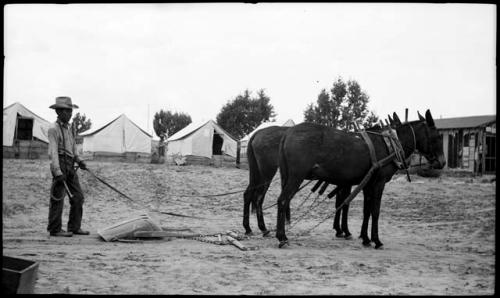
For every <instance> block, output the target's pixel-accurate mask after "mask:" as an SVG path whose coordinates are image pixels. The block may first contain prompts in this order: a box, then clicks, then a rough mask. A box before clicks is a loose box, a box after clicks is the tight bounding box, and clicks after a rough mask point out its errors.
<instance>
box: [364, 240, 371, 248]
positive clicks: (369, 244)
mask: <svg viewBox="0 0 500 298" xmlns="http://www.w3.org/2000/svg"><path fill="white" fill-rule="evenodd" d="M363 246H365V247H370V246H372V245H371V241H370V240H365V241H363Z"/></svg>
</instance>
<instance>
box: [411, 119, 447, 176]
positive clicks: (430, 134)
mask: <svg viewBox="0 0 500 298" xmlns="http://www.w3.org/2000/svg"><path fill="white" fill-rule="evenodd" d="M417 113H418V117H419V119H420V121H419V122H418V124H417V125H415V127H414V130H415V141H416V149H417V150H418V152H419V153H420V154H422V155H423V156H424V157H425V158H426V159H427V160H428V161H429V163H430V165H431V167H432V168H435V169H442V168H443V167H444V165H445V164H446V162H445V159H444V153H443V142H442V140H441V136H440V135H439V132H438V130H437V128H436V125H435V124H434V119H433V118H432V115H431V112H430V110H427V111H426V112H425V118H424V117H423V116H422V115H420V113H419V112H417Z"/></svg>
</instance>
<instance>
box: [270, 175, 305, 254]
mask: <svg viewBox="0 0 500 298" xmlns="http://www.w3.org/2000/svg"><path fill="white" fill-rule="evenodd" d="M301 182H302V181H301V180H299V179H293V180H287V181H286V183H285V184H284V185H283V187H282V190H281V193H280V195H279V197H278V215H277V223H276V238H278V240H279V248H281V247H283V246H284V245H286V244H288V238H287V237H286V234H285V217H286V212H287V208H290V200H291V199H292V197H293V196H294V195H295V193H296V192H297V190H298V189H299V186H300V183H301Z"/></svg>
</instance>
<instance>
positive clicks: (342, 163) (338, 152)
mask: <svg viewBox="0 0 500 298" xmlns="http://www.w3.org/2000/svg"><path fill="white" fill-rule="evenodd" d="M419 117H420V118H421V119H420V120H419V121H413V122H406V123H404V124H401V125H400V126H398V127H396V133H397V136H398V138H399V140H400V142H401V145H402V148H403V150H404V158H408V157H409V156H410V155H411V154H412V153H413V152H414V151H416V150H418V151H419V152H420V153H421V154H422V155H423V156H424V157H425V158H426V159H427V160H428V161H429V163H430V164H431V166H432V167H433V168H437V169H441V168H443V167H444V164H445V162H444V154H443V145H442V142H441V138H440V136H439V133H438V131H437V129H436V127H435V125H434V120H433V118H432V115H431V113H430V111H429V110H427V111H426V113H425V120H422V117H421V116H420V114H419ZM368 136H369V138H370V140H371V142H372V144H373V147H374V151H375V157H376V159H377V161H379V160H382V159H383V158H385V157H387V156H388V155H389V153H388V150H387V147H386V144H385V141H384V140H383V136H382V135H381V134H377V133H369V134H368ZM369 152H370V151H369V147H368V144H367V143H366V142H365V140H364V139H363V138H361V137H360V136H359V134H358V133H348V132H344V131H341V130H338V129H334V128H329V127H325V126H321V125H317V124H312V123H301V124H298V125H296V126H294V127H291V128H290V129H289V130H288V131H287V132H286V133H285V135H284V136H283V137H282V139H281V142H280V148H279V169H280V174H281V193H280V195H279V197H278V214H277V225H276V238H278V240H279V242H280V243H279V247H282V246H283V245H285V244H287V243H288V239H287V237H286V235H285V210H286V209H287V208H289V205H290V200H291V199H292V197H293V196H294V195H295V193H296V192H297V190H298V188H299V186H300V184H301V183H302V181H303V180H304V179H309V180H311V179H316V180H323V181H326V182H328V183H330V184H334V185H338V186H339V187H350V186H352V185H358V184H359V183H360V182H361V181H362V180H363V178H364V177H365V175H366V174H367V173H368V171H369V170H370V168H371V167H372V165H373V162H374V161H372V160H371V155H370V153H369ZM397 170H398V168H397V167H396V165H395V164H394V163H392V162H391V163H387V164H385V165H383V166H382V167H380V168H378V169H377V170H376V171H375V173H374V174H373V176H372V177H371V178H370V180H369V181H368V183H367V184H366V185H365V186H364V188H363V195H364V204H363V224H362V226H361V238H362V239H363V244H364V245H370V239H369V238H368V232H367V230H368V221H369V218H370V216H371V217H372V230H371V238H372V239H371V240H372V241H373V242H374V243H375V248H380V247H381V246H382V245H383V244H382V242H381V241H380V239H379V236H378V218H379V214H380V202H381V198H382V193H383V191H384V187H385V184H386V183H387V182H388V181H389V180H390V179H391V178H392V176H393V175H394V173H395V172H396V171H397Z"/></svg>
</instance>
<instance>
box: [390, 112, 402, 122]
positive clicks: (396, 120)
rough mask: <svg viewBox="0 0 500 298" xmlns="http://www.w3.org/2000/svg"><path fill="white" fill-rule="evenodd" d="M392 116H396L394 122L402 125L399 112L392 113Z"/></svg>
mask: <svg viewBox="0 0 500 298" xmlns="http://www.w3.org/2000/svg"><path fill="white" fill-rule="evenodd" d="M392 117H394V122H395V123H396V125H401V120H399V117H398V114H396V112H394V113H392Z"/></svg>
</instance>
